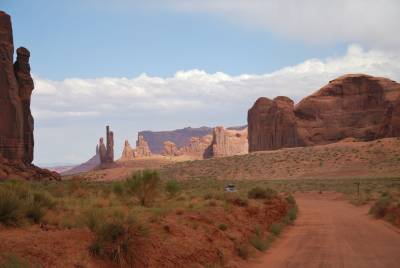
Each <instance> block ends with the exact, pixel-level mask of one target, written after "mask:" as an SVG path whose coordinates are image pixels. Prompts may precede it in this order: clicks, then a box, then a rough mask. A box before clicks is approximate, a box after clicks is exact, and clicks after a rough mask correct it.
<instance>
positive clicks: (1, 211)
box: [0, 188, 23, 225]
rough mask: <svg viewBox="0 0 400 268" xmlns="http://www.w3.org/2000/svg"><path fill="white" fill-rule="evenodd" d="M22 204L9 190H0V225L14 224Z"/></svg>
mask: <svg viewBox="0 0 400 268" xmlns="http://www.w3.org/2000/svg"><path fill="white" fill-rule="evenodd" d="M22 206H23V203H22V202H21V200H20V199H19V198H18V196H17V195H16V194H15V193H14V192H12V191H11V190H10V189H3V188H0V223H3V224H5V225H9V224H15V223H16V222H17V220H18V217H19V215H20V214H21V213H20V212H21V208H22Z"/></svg>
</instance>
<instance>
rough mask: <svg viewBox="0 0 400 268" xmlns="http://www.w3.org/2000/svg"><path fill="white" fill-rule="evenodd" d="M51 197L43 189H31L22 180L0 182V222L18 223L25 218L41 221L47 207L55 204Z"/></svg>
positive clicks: (6, 223) (36, 221)
mask: <svg viewBox="0 0 400 268" xmlns="http://www.w3.org/2000/svg"><path fill="white" fill-rule="evenodd" d="M55 204H56V203H55V201H54V200H53V198H52V197H51V196H50V194H48V193H47V192H44V191H39V190H36V191H35V190H33V189H32V188H30V187H28V186H27V184H25V183H24V182H16V181H8V182H3V183H1V184H0V223H2V224H5V225H18V224H19V221H20V220H22V219H24V218H27V219H29V220H32V221H33V222H35V223H38V222H40V221H41V219H42V218H43V216H44V215H45V213H46V210H47V209H51V208H53V207H54V206H55Z"/></svg>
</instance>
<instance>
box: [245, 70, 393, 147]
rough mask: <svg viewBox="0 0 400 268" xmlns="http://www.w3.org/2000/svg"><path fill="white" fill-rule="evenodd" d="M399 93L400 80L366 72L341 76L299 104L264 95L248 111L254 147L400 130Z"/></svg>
mask: <svg viewBox="0 0 400 268" xmlns="http://www.w3.org/2000/svg"><path fill="white" fill-rule="evenodd" d="M399 98H400V84H398V83H396V82H394V81H391V80H389V79H386V78H381V77H373V76H368V75H363V74H352V75H345V76H342V77H339V78H337V79H335V80H333V81H331V82H329V84H328V85H326V86H324V87H323V88H321V89H320V90H318V91H317V92H315V93H314V94H312V95H311V96H309V97H306V98H305V99H303V100H302V101H301V102H300V103H298V104H297V105H296V106H295V107H293V101H291V100H290V99H289V98H286V97H278V98H275V99H274V100H269V99H267V98H260V99H258V100H257V101H256V103H255V104H254V106H253V107H252V108H251V109H250V110H249V112H248V127H249V151H250V152H253V151H261V150H273V149H279V148H285V147H296V146H311V145H318V144H327V143H332V142H336V141H339V140H342V139H345V138H355V139H357V140H372V139H375V138H378V137H379V138H383V137H393V136H398V135H399V134H398V128H399V126H398V124H399V123H398V122H399V120H398V118H399V117H398V113H399V112H398V109H399V108H398V105H399V104H398V99H399Z"/></svg>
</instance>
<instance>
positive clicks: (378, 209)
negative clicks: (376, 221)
mask: <svg viewBox="0 0 400 268" xmlns="http://www.w3.org/2000/svg"><path fill="white" fill-rule="evenodd" d="M391 201H392V198H391V197H390V195H388V194H386V193H384V194H382V196H381V197H380V198H379V199H378V200H377V201H376V202H375V204H374V205H373V206H372V207H371V209H370V211H369V212H370V213H371V214H372V215H374V217H375V218H383V217H385V215H386V213H387V211H388V208H389V206H390V204H391Z"/></svg>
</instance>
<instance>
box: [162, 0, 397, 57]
mask: <svg viewBox="0 0 400 268" xmlns="http://www.w3.org/2000/svg"><path fill="white" fill-rule="evenodd" d="M163 2H164V4H165V3H168V6H169V7H171V8H173V9H175V10H178V11H182V12H207V13H210V14H214V15H217V16H222V17H224V18H226V19H229V20H231V21H233V22H234V23H237V24H240V25H251V26H257V27H260V28H263V29H266V30H268V31H271V32H273V33H275V34H277V35H281V36H284V37H289V38H294V39H299V40H302V41H305V42H308V43H313V44H326V43H331V42H345V43H352V42H357V43H361V44H364V45H368V46H371V47H384V48H391V49H394V48H398V46H399V45H400V36H399V35H398V34H396V33H397V30H398V26H399V25H400V19H399V16H398V14H399V13H400V2H399V1H397V0H381V1H379V0H350V1H349V0H335V1H331V0H168V1H166V2H165V1H163Z"/></svg>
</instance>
